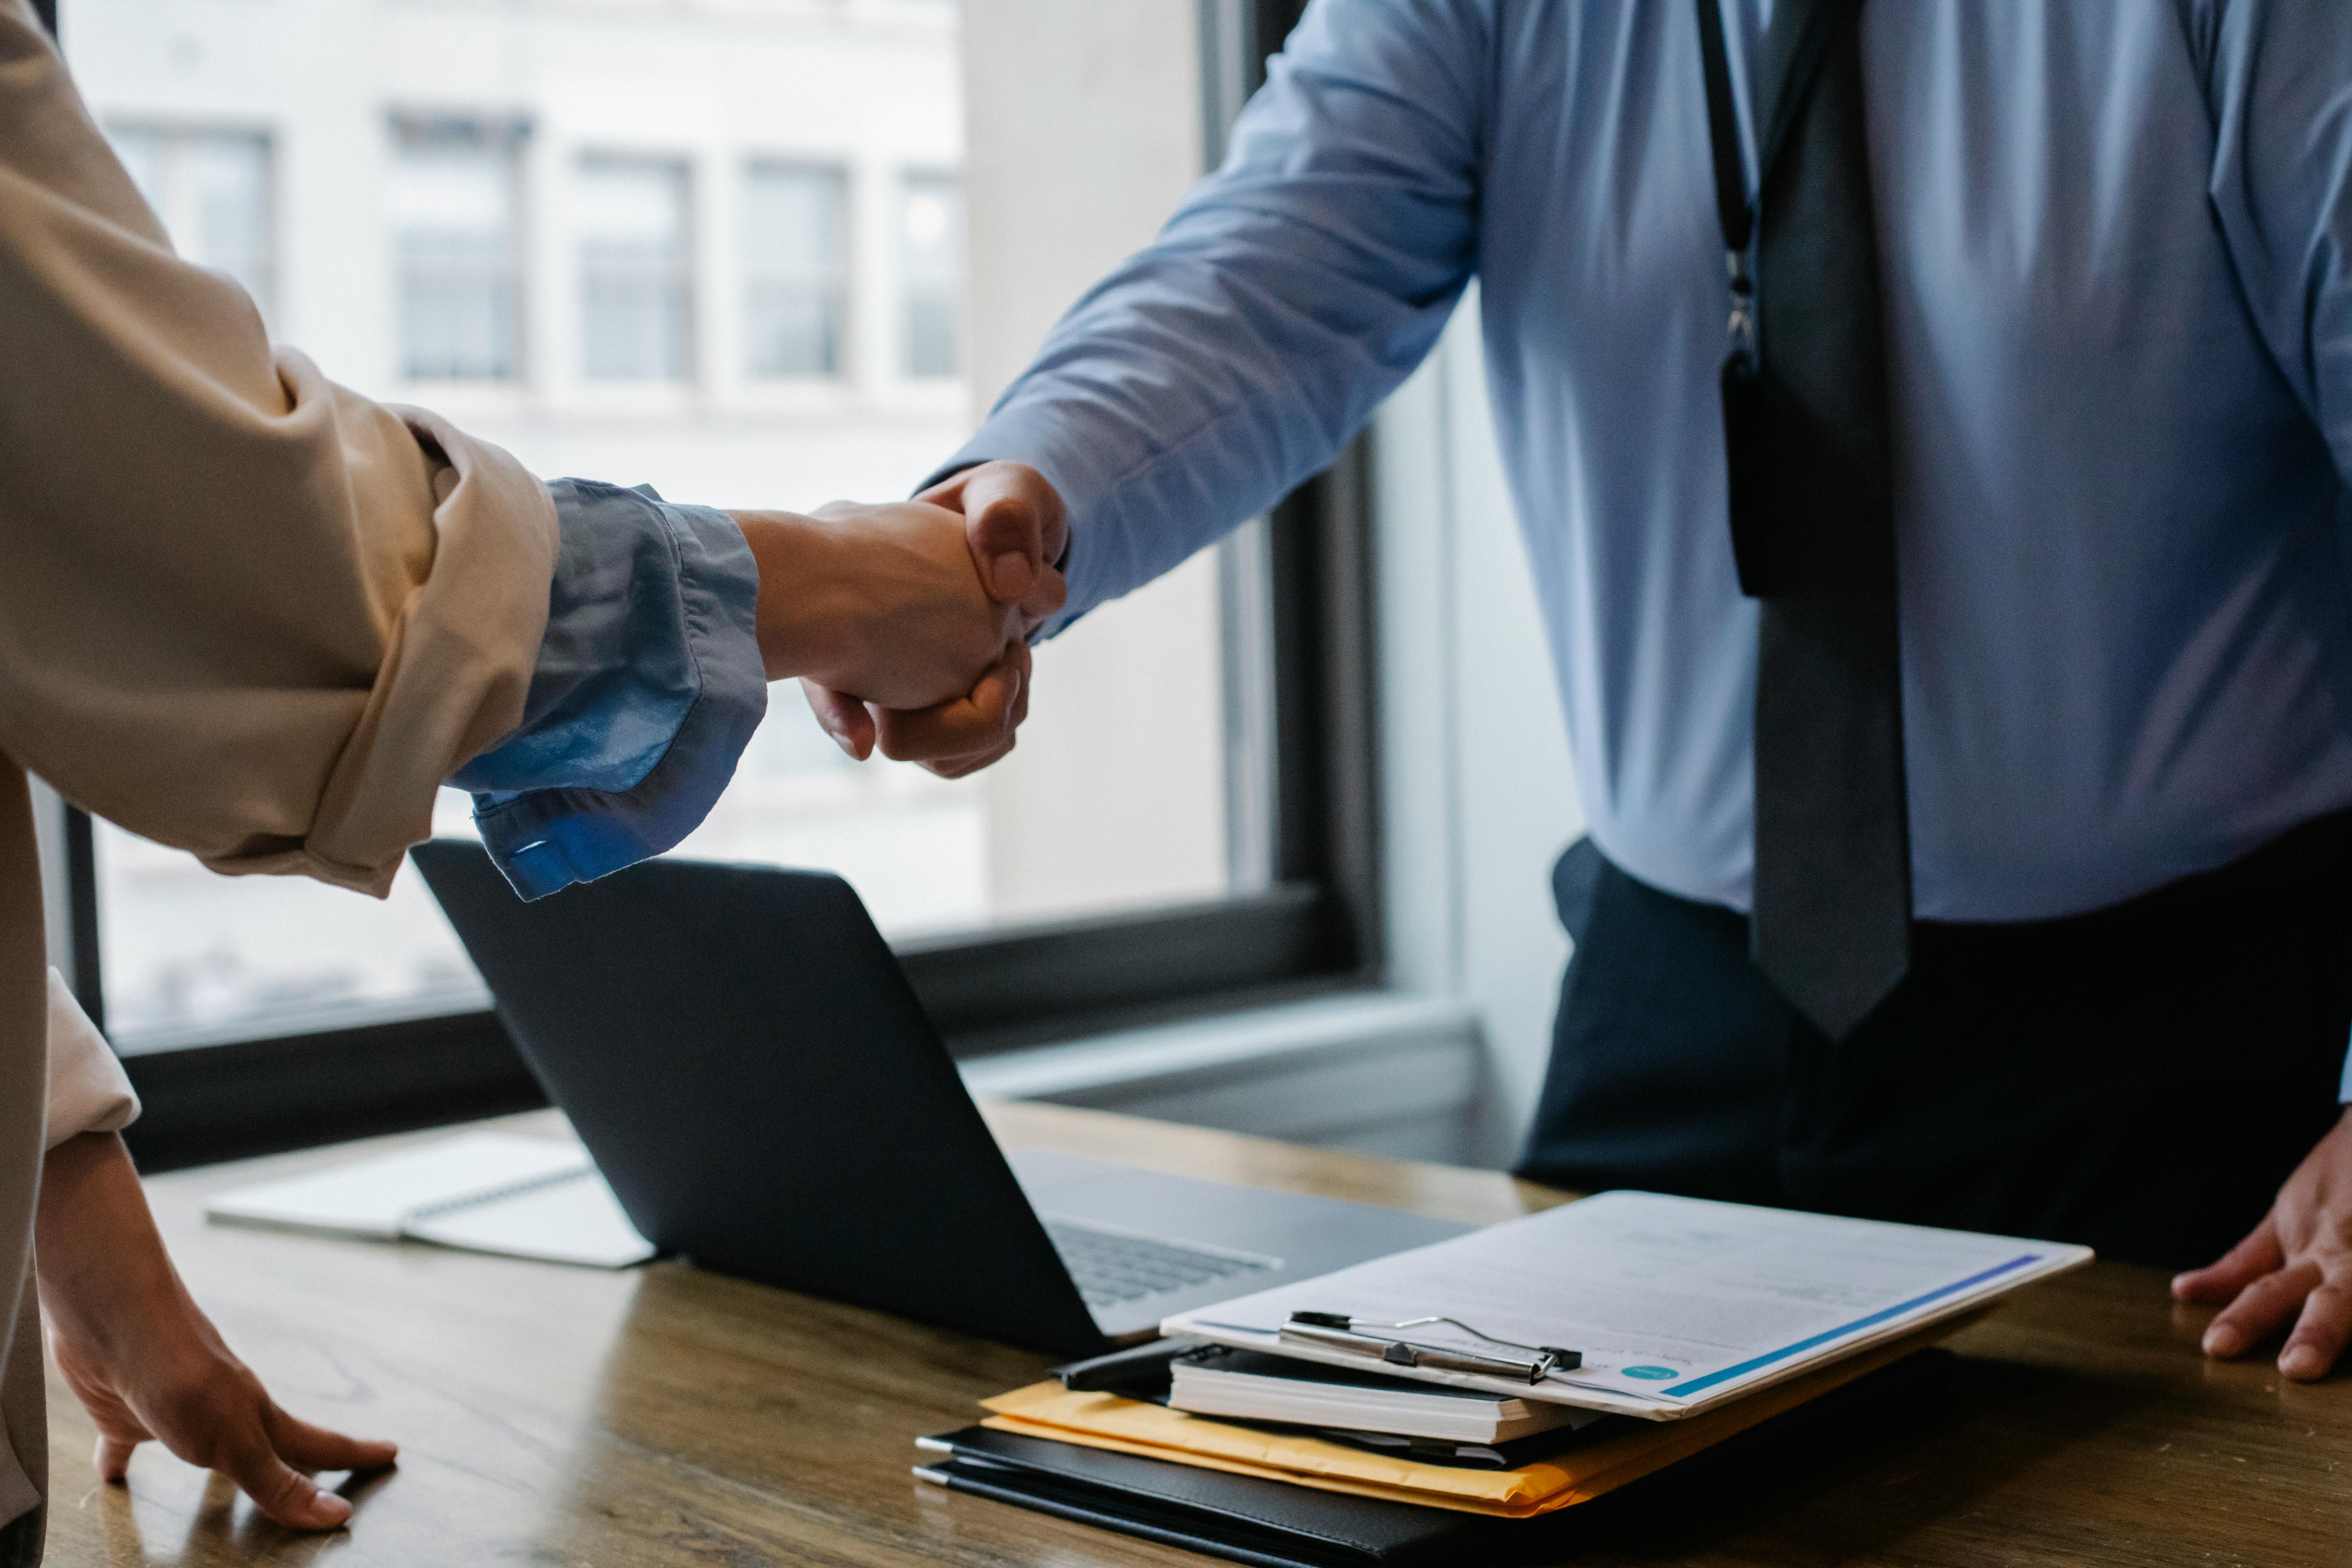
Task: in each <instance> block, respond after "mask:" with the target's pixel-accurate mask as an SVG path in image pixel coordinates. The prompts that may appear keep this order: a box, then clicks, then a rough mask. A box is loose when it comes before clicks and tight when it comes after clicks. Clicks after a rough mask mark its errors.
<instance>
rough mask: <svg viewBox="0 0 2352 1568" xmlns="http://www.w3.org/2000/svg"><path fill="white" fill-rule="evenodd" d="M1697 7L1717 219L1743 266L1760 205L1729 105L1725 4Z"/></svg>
mask: <svg viewBox="0 0 2352 1568" xmlns="http://www.w3.org/2000/svg"><path fill="white" fill-rule="evenodd" d="M1697 5H1698V49H1699V58H1701V60H1703V61H1704V62H1705V64H1706V129H1707V134H1708V137H1709V139H1710V140H1711V141H1712V142H1714V144H1715V215H1716V218H1717V221H1718V222H1720V223H1721V224H1722V226H1723V248H1724V250H1725V251H1726V252H1727V253H1728V254H1730V255H1733V256H1736V257H1738V258H1740V259H1741V261H1742V262H1743V263H1744V262H1745V261H1746V259H1747V256H1748V237H1749V236H1750V235H1751V234H1753V233H1754V232H1755V229H1756V204H1755V203H1753V202H1751V201H1749V200H1748V171H1747V170H1746V169H1744V168H1742V167H1741V166H1740V162H1739V113H1738V110H1737V109H1736V108H1735V107H1734V106H1733V104H1732V101H1731V57H1730V55H1729V54H1728V53H1727V51H1726V49H1725V47H1724V42H1723V0H1697ZM1757 183H1758V184H1759V185H1760V184H1762V183H1763V182H1762V181H1760V180H1759V181H1758V182H1757Z"/></svg>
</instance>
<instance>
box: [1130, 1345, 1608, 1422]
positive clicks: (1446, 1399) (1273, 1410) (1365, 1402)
mask: <svg viewBox="0 0 2352 1568" xmlns="http://www.w3.org/2000/svg"><path fill="white" fill-rule="evenodd" d="M1169 1371H1170V1388H1169V1394H1168V1404H1169V1405H1170V1406H1171V1408H1173V1409H1177V1410H1182V1411H1187V1412H1189V1413H1191V1414H1192V1415H1223V1416H1230V1417H1232V1418H1234V1419H1236V1420H1242V1421H1277V1422H1284V1423H1287V1424H1289V1425H1291V1426H1329V1427H1339V1428H1340V1429H1342V1430H1348V1431H1360V1432H1367V1433H1370V1432H1391V1433H1395V1434H1397V1435H1398V1436H1407V1437H1429V1438H1433V1439H1443V1440H1444V1441H1447V1442H1453V1443H1508V1442H1511V1441H1513V1440H1514V1439H1516V1438H1520V1437H1531V1436H1535V1435H1536V1434H1537V1433H1538V1432H1549V1431H1552V1430H1554V1429H1556V1428H1559V1427H1562V1426H1567V1427H1571V1428H1572V1427H1575V1426H1580V1425H1588V1424H1590V1423H1591V1422H1594V1421H1605V1420H1607V1419H1608V1417H1607V1416H1605V1415H1601V1413H1600V1412H1599V1411H1597V1410H1579V1409H1577V1408H1576V1407H1575V1406H1573V1405H1555V1404H1551V1403H1549V1402H1547V1401H1543V1400H1538V1399H1527V1398H1523V1397H1521V1396H1519V1395H1517V1394H1482V1393H1479V1392H1477V1391H1476V1390H1475V1389H1467V1388H1440V1387H1436V1386H1434V1385H1433V1384H1426V1383H1414V1382H1412V1380H1411V1379H1409V1378H1402V1377H1390V1376H1386V1375H1384V1374H1382V1373H1367V1372H1359V1371H1357V1370H1355V1369H1354V1368H1352V1367H1338V1366H1323V1365H1320V1364H1318V1363H1314V1362H1303V1361H1300V1360H1298V1359H1297V1358H1296V1357H1294V1356H1283V1355H1269V1354H1267V1353H1266V1352H1264V1351H1237V1350H1233V1349H1230V1348H1228V1347H1226V1346H1223V1345H1210V1346H1207V1347H1205V1348H1203V1349H1201V1350H1197V1351H1194V1352H1192V1353H1191V1354H1189V1355H1182V1356H1179V1357H1177V1358H1176V1360H1175V1361H1174V1362H1172V1363H1170V1367H1169Z"/></svg>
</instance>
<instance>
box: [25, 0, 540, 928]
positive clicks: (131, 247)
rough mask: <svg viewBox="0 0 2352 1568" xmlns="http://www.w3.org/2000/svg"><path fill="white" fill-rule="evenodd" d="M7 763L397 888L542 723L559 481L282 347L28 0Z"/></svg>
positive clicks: (101, 798)
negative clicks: (133, 174)
mask: <svg viewBox="0 0 2352 1568" xmlns="http://www.w3.org/2000/svg"><path fill="white" fill-rule="evenodd" d="M0 300H5V309H0V750H5V751H6V752H11V753H13V754H14V755H15V756H16V759H17V760H18V761H19V762H21V763H23V764H24V765H25V766H26V768H27V769H28V770H29V771H30V772H32V773H37V774H38V775H39V776H41V777H43V778H45V779H47V781H48V782H49V783H50V784H54V785H55V786H56V787H57V788H58V791H59V793H61V794H63V795H65V796H66V797H67V798H68V799H69V800H72V801H73V802H75V804H77V805H81V806H82V807H84V808H85V809H88V810H89V811H91V812H94V813H96V814H98V815H100V816H105V817H108V818H110V820H113V821H115V822H119V823H121V824H122V825H123V826H126V827H129V828H131V830H133V831H134V832H137V833H141V834H144V835H145V836H147V837H151V838H155V839H158V840H161V841H162V842H163V843H166V844H171V845H175V846H178V847H184V848H186V849H190V850H193V851H194V853H195V854H196V855H197V856H199V857H200V858H203V859H204V861H205V863H206V864H207V865H210V866H212V867H213V868H215V869H216V870H221V871H230V872H244V871H270V872H300V873H304V874H307V875H310V876H312V877H317V878H320V879H323V880H326V881H331V882H336V883H341V884H343V885H345V886H348V887H353V888H360V889H366V890H369V891H372V892H377V893H381V892H382V891H383V889H384V888H385V887H386V886H387V885H388V884H389V882H390V880H391V878H392V875H393V872H394V869H395V868H397V867H398V865H399V861H400V857H401V854H402V852H403V850H404V848H405V847H406V846H407V845H408V844H410V843H412V842H414V841H415V840H416V839H418V838H421V837H425V834H426V833H427V831H428V824H429V820H430V816H429V814H430V810H431V805H432V800H433V795H434V790H435V788H436V786H437V785H438V784H440V782H441V781H442V780H443V779H445V778H446V777H447V776H448V775H449V774H450V773H452V772H454V771H455V770H456V769H457V767H458V766H459V765H461V764H462V763H465V762H466V761H467V760H468V759H469V758H471V757H472V756H473V755H475V754H476V753H477V752H480V751H482V750H483V749H484V748H486V747H487V746H488V745H489V744H490V743H491V742H494V741H496V740H498V739H499V737H501V736H502V735H504V734H505V733H506V732H507V731H510V730H512V729H513V728H514V727H515V725H516V724H517V723H518V722H519V721H520V718H521V714H522V704H523V697H524V692H525V689H526V688H527V687H528V685H529V682H530V675H531V670H532V665H533V661H534V658H536V655H537V652H538V649H539V644H540V640H541V635H542V633H543V631H544V629H545V626H546V618H547V603H548V587H549V582H550V578H551V574H552V572H553V569H554V563H555V556H556V546H557V532H556V521H555V510H554V505H553V502H552V501H551V500H550V499H549V497H548V494H547V490H546V488H545V487H544V486H542V485H541V483H540V482H539V481H538V480H537V479H534V478H532V476H531V475H530V473H528V472H527V471H526V470H525V469H524V468H522V467H521V466H520V464H518V463H517V462H516V461H515V460H514V459H513V458H510V457H509V456H508V455H507V454H506V453H505V452H502V451H500V450H499V448H497V447H491V446H488V445H485V444H483V443H480V442H477V441H474V440H472V439H470V438H469V437H466V436H465V435H463V434H462V433H461V432H459V431H457V430H456V429H454V428H452V427H451V426H448V425H446V424H445V423H443V422H442V421H440V420H438V419H436V418H435V417H434V416H431V415H429V414H425V413H423V412H421V411H418V410H414V409H394V408H388V407H384V406H381V405H376V404H374V403H371V402H369V401H368V400H367V399H365V398H363V397H361V396H359V395H356V394H353V393H352V392H349V391H347V390H345V389H343V388H341V387H339V386H337V385H335V384H332V383H331V382H329V381H328V380H327V379H326V378H325V377H324V376H322V375H320V374H319V371H318V368H317V367H316V366H315V365H313V364H312V363H310V361H309V360H307V359H305V358H304V357H303V356H302V355H300V354H299V353H294V352H292V351H290V350H279V351H277V352H276V353H273V352H272V351H271V349H270V346H269V344H268V339H267V337H266V335H265V333H264V331H263V329H262V325H261V321H260V319H259V317H258V316H257V314H256V312H255V310H254V308H253V305H252V303H251V302H250V301H249V300H247V298H246V297H245V295H244V293H243V291H242V290H240V289H238V288H237V287H236V284H234V283H233V282H231V281H229V280H228V279H226V278H224V277H221V276H219V275H217V274H215V273H211V272H207V271H205V270H204V269H202V268H196V267H193V266H190V265H188V264H186V263H184V262H183V261H180V260H178V259H177V258H174V257H173V254H172V251H171V247H170V245H169V243H168V242H167V241H166V240H165V238H164V237H163V231H162V229H161V228H160V227H159V226H158V225H157V224H156V221H155V219H154V217H153V216H152V214H150V213H149V212H148V211H147V209H146V206H145V205H144V204H143V203H142V201H141V199H140V197H139V195H138V193H137V191H136V190H135V189H134V188H133V186H132V185H131V181H130V179H129V177H128V176H127V175H126V174H124V173H123V171H122V168H121V165H120V164H119V163H117V162H116V161H115V159H114V156H113V154H112V153H111V152H110V150H109V149H108V147H107V144H106V142H105V140H104V138H103V137H102V136H100V133H99V132H98V129H97V127H96V126H95V125H94V124H93V123H92V122H91V121H90V119H89V115H88V113H87V112H86V111H85V110H84V109H83V107H82V104H81V102H80V100H79V97H78V96H77V94H76V93H75V91H74V89H73V86H72V84H71V82H70V81H69V80H68V78H67V76H66V72H65V69H64V68H63V66H62V65H61V64H60V62H59V61H58V57H57V55H56V53H55V51H54V50H53V49H51V48H50V47H49V45H48V41H47V38H46V37H45V36H43V34H42V33H41V32H40V30H39V27H38V25H37V23H36V21H35V20H34V18H33V16H32V13H31V11H30V10H29V8H28V7H27V6H26V4H25V0H0Z"/></svg>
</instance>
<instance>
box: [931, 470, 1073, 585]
mask: <svg viewBox="0 0 2352 1568" xmlns="http://www.w3.org/2000/svg"><path fill="white" fill-rule="evenodd" d="M922 499H923V500H933V501H936V502H938V504H940V505H941V506H946V507H952V508H956V509H958V510H961V511H962V513H963V516H964V535H965V538H966V539H967V540H968V541H969V542H970V543H971V555H972V563H973V565H974V566H976V567H977V568H978V569H979V571H980V580H981V581H982V583H984V584H987V585H988V592H989V595H990V596H991V597H992V598H993V599H995V600H996V601H997V602H998V603H999V604H1003V605H1018V604H1021V603H1022V602H1023V601H1024V600H1026V599H1027V598H1028V597H1029V595H1031V593H1033V592H1034V591H1035V590H1036V588H1037V587H1038V586H1039V585H1040V584H1042V583H1043V582H1044V581H1045V576H1046V574H1047V573H1048V571H1049V570H1050V569H1051V568H1052V567H1053V565H1054V563H1055V562H1056V561H1059V560H1060V559H1061V556H1062V547H1063V545H1064V544H1065V543H1066V542H1068V539H1069V523H1068V520H1067V517H1066V512H1065V509H1064V507H1063V505H1062V497H1061V493H1060V492H1059V491H1057V490H1056V489H1054V487H1053V486H1052V485H1051V484H1050V483H1048V482H1047V481H1046V479H1045V475H1043V474H1041V473H1039V472H1038V471H1037V470H1036V469H1034V468H1031V467H1030V466H1029V465H1028V464H1026V463H982V464H981V465H980V467H978V468H971V469H967V470H966V471H965V472H963V473H961V474H959V475H957V476H955V478H953V479H950V480H949V481H948V482H947V483H945V484H943V485H940V486H939V487H938V488H937V489H934V490H932V491H931V492H929V494H927V495H925V496H924V497H923V498H922Z"/></svg>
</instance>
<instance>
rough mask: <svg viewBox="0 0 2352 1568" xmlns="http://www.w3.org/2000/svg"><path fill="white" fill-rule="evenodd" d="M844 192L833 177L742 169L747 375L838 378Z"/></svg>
mask: <svg viewBox="0 0 2352 1568" xmlns="http://www.w3.org/2000/svg"><path fill="white" fill-rule="evenodd" d="M848 186H849V182H848V180H847V178H846V176H845V175H844V174H843V173H842V171H840V170H839V169H827V168H816V167H811V166H809V165H806V164H796V163H753V164H751V166H750V167H749V168H747V169H745V171H744V173H743V201H742V206H741V208H740V214H741V216H740V233H741V237H742V249H743V366H744V370H745V371H746V372H747V373H748V374H751V375H755V376H789V375H822V376H837V375H839V374H841V373H842V367H843V354H842V337H843V325H844V322H845V321H846V319H847V315H848V307H849V245H848V209H849V191H848Z"/></svg>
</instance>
